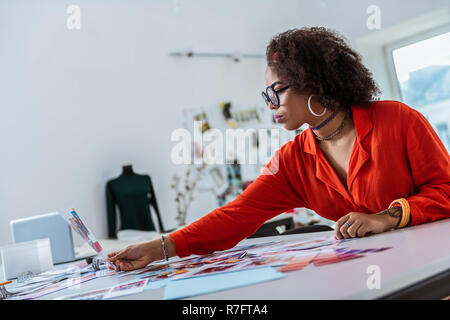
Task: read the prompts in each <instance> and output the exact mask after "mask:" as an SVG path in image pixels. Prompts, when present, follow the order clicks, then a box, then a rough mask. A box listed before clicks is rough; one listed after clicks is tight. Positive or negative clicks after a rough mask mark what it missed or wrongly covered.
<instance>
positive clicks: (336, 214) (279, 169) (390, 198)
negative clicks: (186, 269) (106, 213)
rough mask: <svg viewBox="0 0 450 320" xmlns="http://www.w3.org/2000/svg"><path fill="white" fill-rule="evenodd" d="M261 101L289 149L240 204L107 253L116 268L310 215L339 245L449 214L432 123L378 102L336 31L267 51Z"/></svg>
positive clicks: (217, 244)
mask: <svg viewBox="0 0 450 320" xmlns="http://www.w3.org/2000/svg"><path fill="white" fill-rule="evenodd" d="M266 56H267V62H268V66H267V69H266V73H265V78H266V85H267V88H266V90H265V91H264V92H263V98H264V100H265V101H266V103H267V105H268V106H269V108H270V109H271V110H273V113H274V117H275V119H276V121H277V122H279V123H281V124H282V125H283V126H284V128H285V129H287V130H295V129H297V128H299V127H300V126H302V125H303V124H304V123H308V124H309V126H310V128H308V129H307V130H305V131H304V132H303V133H302V134H300V135H298V136H297V137H296V138H295V139H294V141H291V142H289V143H287V144H285V145H284V146H283V147H282V148H281V149H280V150H279V151H278V152H277V153H276V155H275V157H274V158H273V159H272V161H271V162H270V163H269V164H268V165H267V166H266V168H265V171H264V172H263V174H261V175H260V176H259V177H258V178H257V180H256V181H255V182H253V183H252V184H251V185H250V186H249V187H248V188H247V189H246V190H245V191H244V192H243V193H242V194H241V195H240V196H238V197H237V198H236V199H235V200H234V201H232V202H230V203H228V204H227V205H225V206H224V207H222V208H218V209H216V210H214V211H212V212H211V213H209V214H208V215H206V216H204V217H203V218H201V219H199V220H197V221H196V222H194V223H192V224H190V225H189V226H187V227H185V228H183V229H181V230H178V231H176V232H173V233H171V234H170V235H169V236H167V237H165V238H164V237H162V239H156V240H153V241H150V242H147V243H143V244H139V245H134V246H129V247H127V248H126V249H124V250H121V251H118V252H114V253H111V254H110V255H109V261H110V262H112V263H114V264H115V265H116V266H117V267H118V268H119V269H120V270H132V269H137V268H142V267H144V266H145V265H147V264H148V263H149V262H151V261H153V260H159V259H163V258H165V259H167V258H168V257H171V256H175V255H178V256H180V257H183V256H187V255H190V254H206V253H210V252H212V251H216V250H225V249H228V248H231V247H233V246H234V245H236V244H237V243H238V242H239V241H241V240H242V239H244V238H246V237H247V236H249V235H251V234H253V233H254V232H255V231H256V230H257V229H258V228H259V227H260V226H261V225H262V224H263V223H264V222H265V221H266V220H268V219H270V218H272V217H274V216H276V215H278V214H280V213H282V212H285V211H287V210H288V209H291V208H297V207H307V208H310V209H312V210H314V211H315V212H317V213H318V214H320V215H321V216H323V217H325V218H328V219H332V220H334V221H336V228H335V237H336V238H337V239H343V238H353V237H364V236H366V235H368V234H375V233H381V232H385V231H388V230H392V229H395V228H402V227H405V226H408V225H417V224H421V223H425V222H429V221H434V220H438V219H443V218H447V217H449V216H450V201H449V194H450V158H449V154H448V152H447V151H446V149H445V147H444V145H443V144H442V142H441V141H440V139H439V138H438V136H437V135H436V133H435V132H434V130H433V129H432V127H431V126H430V124H429V123H428V121H427V120H426V119H425V118H424V117H423V116H422V115H421V114H420V113H419V112H417V111H415V110H414V109H412V108H410V107H408V106H406V105H404V104H402V103H400V102H396V101H374V98H375V96H376V94H377V93H378V89H377V86H376V84H375V82H374V81H373V79H372V77H371V74H370V72H369V71H368V70H367V69H366V68H365V67H364V66H363V65H362V63H361V58H360V56H359V55H358V54H357V53H356V52H354V51H353V50H352V49H351V48H350V47H349V46H348V45H347V44H346V43H345V41H344V40H343V39H342V37H340V36H339V35H338V34H337V33H336V32H333V31H330V30H327V29H325V28H303V29H294V30H289V31H287V32H284V33H281V34H279V35H277V36H276V37H275V38H274V39H272V41H271V42H270V44H269V46H268V47H267V52H266Z"/></svg>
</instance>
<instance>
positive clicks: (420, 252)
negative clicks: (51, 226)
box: [40, 219, 450, 300]
mask: <svg viewBox="0 0 450 320" xmlns="http://www.w3.org/2000/svg"><path fill="white" fill-rule="evenodd" d="M449 229H450V219H446V220H441V221H436V222H433V223H429V224H423V225H419V226H414V227H408V228H405V229H401V230H395V231H390V232H386V233H382V234H377V235H373V236H370V237H365V238H357V239H353V240H351V241H348V242H346V243H345V247H346V248H350V249H370V248H382V247H392V248H391V249H389V250H385V251H381V252H377V253H370V254H366V255H365V256H364V257H363V258H359V259H354V260H348V261H343V262H339V263H335V264H329V265H323V266H314V265H312V264H310V265H308V266H307V267H305V268H304V269H302V270H298V271H291V272H287V273H286V277H285V278H283V279H280V280H275V281H270V282H264V283H259V284H255V285H250V286H245V287H240V288H236V289H230V290H225V291H220V292H215V293H211V294H206V295H200V296H195V297H191V298H190V299H198V300H202V299H211V300H241V299H249V300H259V299H269V300H278V299H283V300H291V299H374V298H379V297H382V296H384V295H386V294H389V293H392V292H395V291H398V290H400V289H402V288H405V287H408V286H410V285H412V284H414V283H416V282H419V281H421V280H423V279H426V278H428V277H430V276H433V275H436V274H439V273H441V272H443V271H446V270H447V269H449V267H450V233H449V232H448V231H449ZM333 234H334V232H332V231H327V232H317V233H309V234H296V235H295V234H294V235H285V236H277V237H264V238H254V239H246V240H243V241H242V242H240V243H239V244H252V243H261V242H267V241H271V240H274V239H276V240H280V239H282V240H293V239H299V240H305V239H308V238H317V237H320V236H329V235H333ZM370 266H376V267H378V268H379V269H378V270H379V275H380V288H379V289H378V288H377V289H369V288H368V285H367V281H368V278H369V277H370V276H371V273H369V270H370V269H368V268H369V267H370ZM133 279H134V276H133V275H130V276H125V277H121V278H117V277H103V278H98V279H94V280H91V281H87V282H85V283H82V284H81V285H79V286H78V287H77V288H68V289H65V290H61V291H59V292H55V293H53V294H49V295H46V296H43V297H41V298H40V299H53V298H56V297H60V296H65V295H69V294H70V295H71V294H76V293H81V292H87V291H91V290H96V289H100V288H105V287H112V286H115V285H117V284H119V283H122V282H127V281H131V280H133ZM163 295H164V288H161V289H153V290H146V291H143V292H141V293H139V294H135V295H130V296H124V297H120V298H118V299H149V300H156V299H162V298H163Z"/></svg>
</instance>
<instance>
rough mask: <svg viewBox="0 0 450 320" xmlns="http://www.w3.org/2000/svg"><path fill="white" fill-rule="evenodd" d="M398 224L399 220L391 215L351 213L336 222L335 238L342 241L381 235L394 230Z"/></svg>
mask: <svg viewBox="0 0 450 320" xmlns="http://www.w3.org/2000/svg"><path fill="white" fill-rule="evenodd" d="M396 223H397V220H396V219H395V218H392V217H390V216H389V215H379V214H366V213H360V212H350V213H348V214H346V215H345V216H343V217H342V218H340V219H339V220H338V221H337V222H336V228H335V238H336V239H337V240H341V239H344V238H345V239H349V238H356V237H364V236H366V235H368V234H374V233H381V232H385V231H388V230H390V229H392V228H394V227H395V225H396Z"/></svg>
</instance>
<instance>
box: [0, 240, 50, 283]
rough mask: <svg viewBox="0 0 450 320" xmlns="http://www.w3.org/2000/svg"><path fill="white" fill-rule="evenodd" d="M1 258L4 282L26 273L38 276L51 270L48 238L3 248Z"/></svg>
mask: <svg viewBox="0 0 450 320" xmlns="http://www.w3.org/2000/svg"><path fill="white" fill-rule="evenodd" d="M1 256H2V263H3V275H4V278H5V279H6V280H10V279H14V278H17V277H18V276H19V275H21V274H22V273H24V272H28V271H31V272H33V273H34V274H38V273H41V272H45V271H48V270H51V269H53V260H52V251H51V248H50V239H49V238H45V239H40V240H34V241H27V242H20V243H16V244H11V245H7V246H3V247H2V248H1Z"/></svg>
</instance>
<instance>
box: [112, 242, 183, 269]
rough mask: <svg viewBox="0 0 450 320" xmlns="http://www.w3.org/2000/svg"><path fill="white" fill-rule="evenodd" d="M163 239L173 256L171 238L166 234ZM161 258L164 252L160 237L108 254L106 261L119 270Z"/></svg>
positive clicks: (139, 267)
mask: <svg viewBox="0 0 450 320" xmlns="http://www.w3.org/2000/svg"><path fill="white" fill-rule="evenodd" d="M164 240H165V244H166V246H167V249H168V254H169V257H171V256H174V255H175V254H176V251H175V245H174V243H173V241H172V239H171V238H170V237H168V236H167V237H165V239H164ZM161 259H164V253H163V250H162V245H161V240H160V239H155V240H152V241H149V242H144V243H140V244H136V245H131V246H128V247H126V248H125V249H123V250H119V251H115V252H112V253H109V254H108V261H109V262H111V263H112V264H114V265H115V266H116V267H117V268H118V269H119V270H120V271H131V270H135V269H141V268H144V267H145V266H147V265H148V264H149V263H150V262H152V261H155V260H161Z"/></svg>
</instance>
